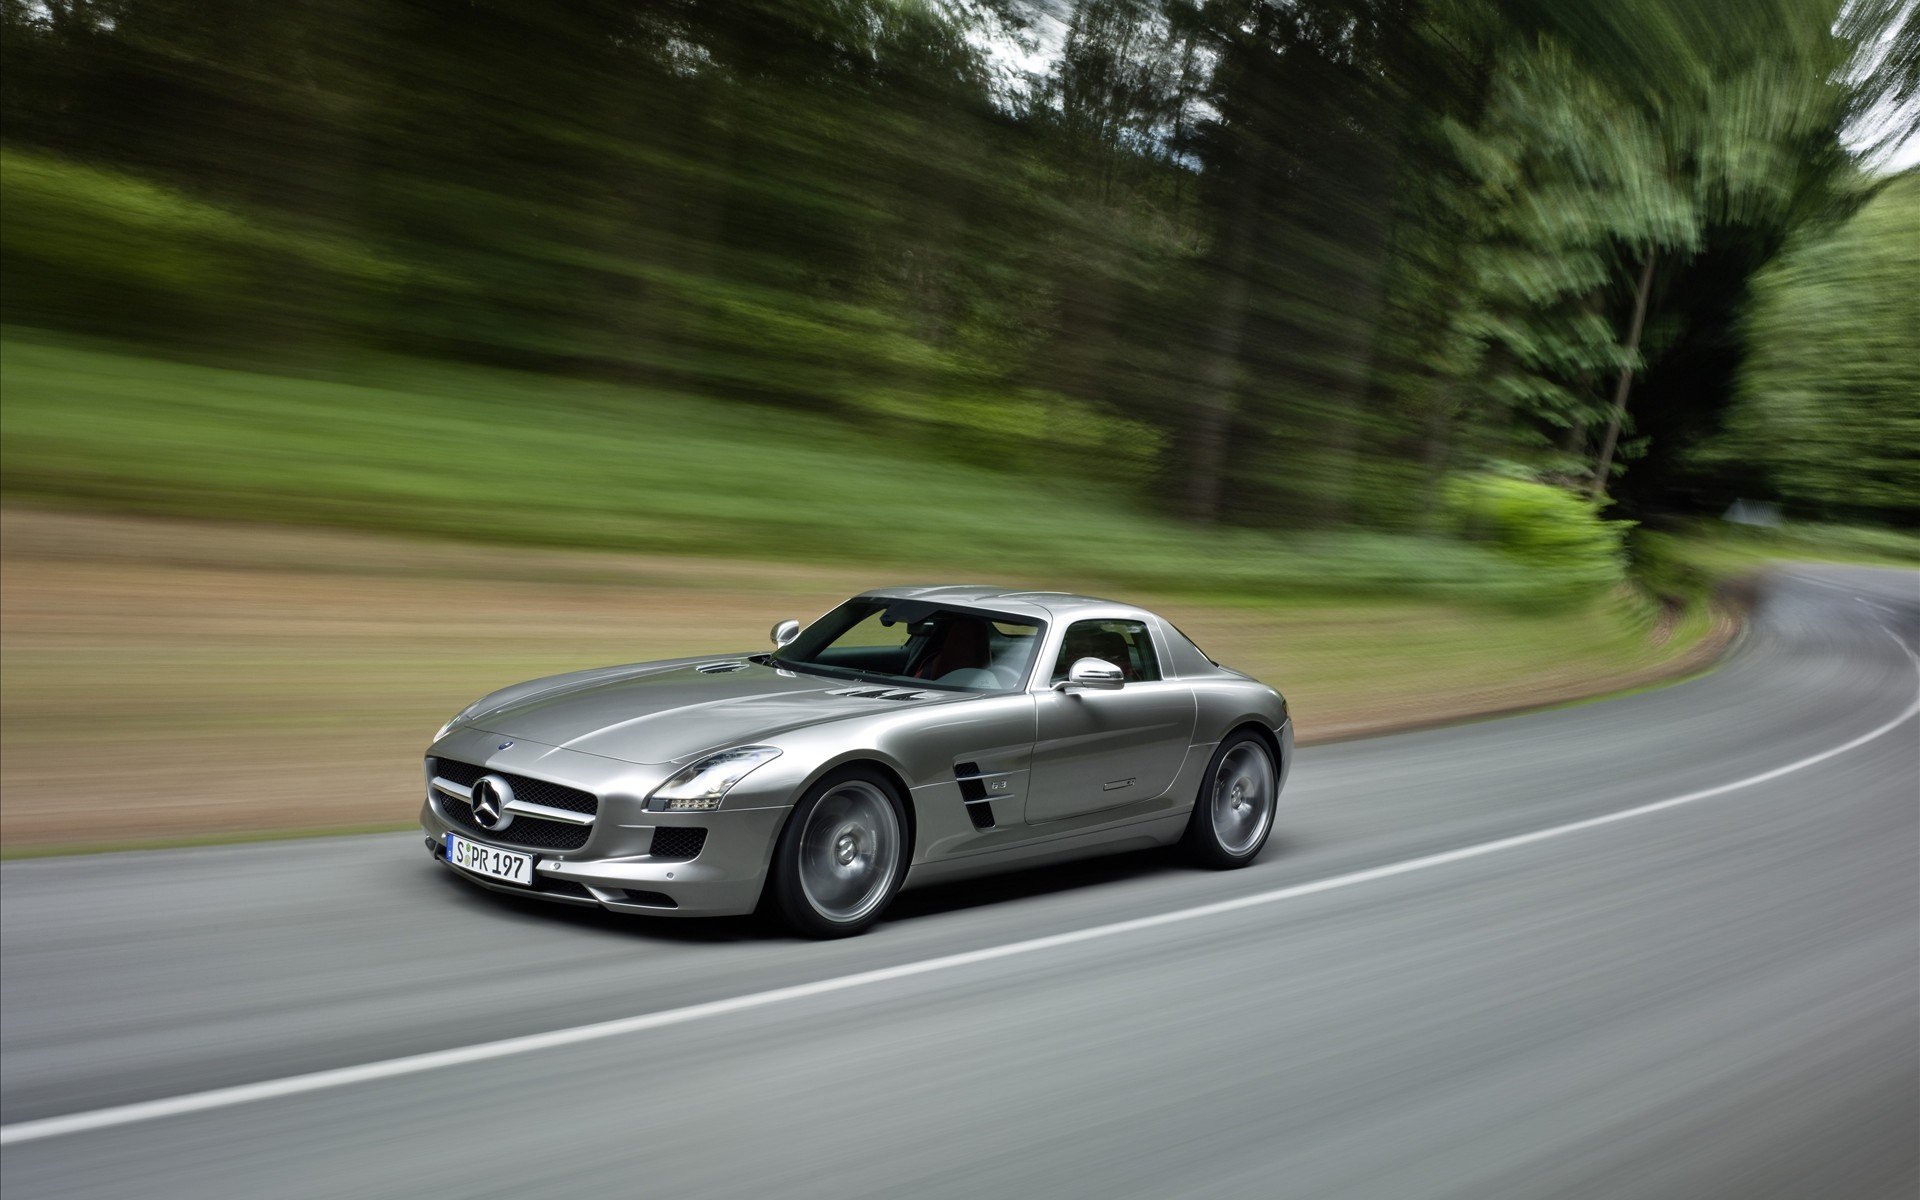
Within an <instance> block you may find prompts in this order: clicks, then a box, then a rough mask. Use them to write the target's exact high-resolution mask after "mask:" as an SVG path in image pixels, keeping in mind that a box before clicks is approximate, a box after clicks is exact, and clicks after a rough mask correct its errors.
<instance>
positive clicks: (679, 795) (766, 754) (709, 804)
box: [647, 746, 780, 812]
mask: <svg viewBox="0 0 1920 1200" xmlns="http://www.w3.org/2000/svg"><path fill="white" fill-rule="evenodd" d="M779 757H780V751H778V750H776V749H775V748H773V747H772V746H740V747H738V748H736V749H733V750H722V751H721V752H720V753H718V754H709V755H707V756H706V757H705V758H703V759H701V760H700V761H699V762H696V763H694V764H693V765H692V766H689V767H683V768H681V769H680V770H678V771H675V772H674V773H673V774H672V775H671V776H670V777H669V778H668V779H667V781H666V782H665V783H663V784H661V785H660V786H659V787H657V788H655V789H653V794H652V795H650V796H648V797H647V807H648V808H650V809H652V810H653V811H655V812H702V811H705V810H706V809H710V808H719V807H720V799H721V797H723V796H725V795H726V794H727V789H729V788H731V787H732V786H733V785H734V784H736V783H739V782H740V781H741V780H742V779H745V778H746V777H747V772H749V771H751V770H753V769H754V768H755V767H758V766H761V765H762V764H764V763H770V762H772V761H773V760H774V759H776V758H779Z"/></svg>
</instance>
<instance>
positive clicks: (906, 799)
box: [775, 750, 920, 866]
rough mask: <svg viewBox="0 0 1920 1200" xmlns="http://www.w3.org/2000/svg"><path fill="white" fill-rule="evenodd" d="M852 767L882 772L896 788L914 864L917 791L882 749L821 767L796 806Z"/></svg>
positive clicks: (909, 859) (854, 754) (797, 795)
mask: <svg viewBox="0 0 1920 1200" xmlns="http://www.w3.org/2000/svg"><path fill="white" fill-rule="evenodd" d="M848 767H865V768H867V769H868V770H871V771H874V772H876V773H878V774H879V775H880V776H882V777H883V778H884V779H886V781H887V782H888V783H889V784H890V785H892V787H893V792H894V797H895V798H896V799H898V800H899V801H900V809H901V817H902V818H903V819H904V820H905V821H906V824H907V836H906V843H907V864H908V865H909V866H911V865H912V864H913V861H914V854H915V852H916V850H917V849H918V846H919V837H920V817H919V814H918V813H917V812H915V811H914V807H913V789H912V788H910V787H908V786H907V776H906V772H904V771H902V770H901V769H900V764H899V763H897V762H894V761H893V760H892V759H891V758H889V757H888V756H887V755H885V754H882V753H880V752H879V751H878V750H850V751H847V752H846V753H844V754H839V755H836V756H834V757H833V758H832V759H830V760H828V761H827V762H824V763H822V764H820V766H819V767H817V768H816V769H815V770H814V772H813V773H812V774H811V775H809V776H807V779H806V782H805V783H803V784H801V785H800V787H799V789H798V790H797V791H795V792H794V794H793V795H794V799H795V801H796V804H797V802H798V800H799V798H800V797H801V796H804V795H806V794H807V793H808V792H810V791H812V790H813V788H814V787H815V785H817V784H818V783H819V782H820V781H821V780H822V779H825V778H826V777H827V776H829V775H831V774H833V773H834V772H835V771H843V770H845V769H847V768H848ZM792 819H793V812H792V810H791V809H789V810H788V812H787V817H786V820H787V821H791V820H792ZM785 824H786V822H785V821H783V822H781V825H782V827H783V828H784V826H785ZM778 837H779V835H778V834H775V839H776V840H778Z"/></svg>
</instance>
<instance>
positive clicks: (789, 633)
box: [771, 620, 800, 650]
mask: <svg viewBox="0 0 1920 1200" xmlns="http://www.w3.org/2000/svg"><path fill="white" fill-rule="evenodd" d="M771 636H772V638H773V648H774V649H775V650H784V649H786V646H787V643H788V642H791V641H792V640H793V639H795V638H797V637H799V636H800V622H798V621H791V620H789V621H782V622H780V623H779V624H778V625H775V626H774V627H773V630H772V632H771Z"/></svg>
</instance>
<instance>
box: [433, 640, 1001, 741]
mask: <svg viewBox="0 0 1920 1200" xmlns="http://www.w3.org/2000/svg"><path fill="white" fill-rule="evenodd" d="M716 668H718V669H716ZM970 695H972V693H967V692H954V691H936V690H933V689H926V690H916V689H914V688H911V687H908V686H904V685H901V686H891V687H890V686H887V685H883V684H873V683H863V682H861V681H859V680H853V679H841V678H830V677H827V676H824V675H802V674H798V673H796V672H793V671H786V670H780V669H777V668H773V667H769V666H764V665H761V664H759V663H753V662H748V661H746V660H745V659H712V658H702V659H684V660H676V661H673V662H664V663H641V664H638V665H635V666H630V667H607V668H602V669H599V670H593V671H580V672H576V673H575V674H572V675H556V676H553V677H551V678H548V679H539V680H534V681H533V682H531V683H523V684H518V685H516V686H514V687H510V688H506V689H503V690H502V691H499V692H495V693H494V694H493V695H491V696H488V697H487V698H486V699H484V700H482V701H481V702H480V703H479V704H477V705H475V706H474V709H473V711H472V713H471V715H469V716H468V717H467V718H466V720H465V721H463V722H462V724H465V725H468V726H471V727H473V728H476V729H482V730H485V731H487V732H489V733H496V734H499V735H501V736H502V737H510V738H518V739H524V740H526V741H529V742H537V743H539V744H541V745H546V746H559V747H563V748H565V749H568V750H578V751H581V752H583V753H586V754H598V755H600V756H602V757H605V758H616V759H620V760H623V761H625V762H633V763H668V762H678V761H680V760H682V759H686V758H690V757H692V756H693V755H696V754H699V753H700V752H702V751H705V750H713V749H718V748H721V747H724V746H730V745H739V744H742V743H745V742H752V741H756V740H759V739H764V738H769V737H773V736H774V735H776V734H780V733H785V732H787V731H790V730H793V729H798V728H801V727H802V726H807V725H815V724H818V723H820V722H822V721H831V720H837V719H840V718H842V717H851V716H860V715H868V714H876V713H887V712H897V711H899V710H900V709H902V708H904V707H906V706H908V705H915V704H937V703H943V702H951V701H954V700H963V699H967V698H968V697H969V696H970Z"/></svg>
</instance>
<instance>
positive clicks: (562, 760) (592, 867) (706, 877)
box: [420, 728, 791, 917]
mask: <svg viewBox="0 0 1920 1200" xmlns="http://www.w3.org/2000/svg"><path fill="white" fill-rule="evenodd" d="M428 753H429V755H430V756H431V757H430V758H429V763H430V764H431V762H433V761H434V760H435V759H437V758H447V759H452V760H456V761H458V762H461V763H467V764H478V765H479V766H480V768H481V769H484V770H487V771H495V772H500V773H503V774H506V775H509V776H513V775H518V776H523V777H529V778H533V779H546V780H553V781H556V782H560V781H564V785H565V786H567V787H571V788H575V789H579V790H583V791H587V792H591V793H592V794H594V795H595V796H597V797H599V805H598V812H597V815H596V816H595V817H594V819H593V821H592V824H591V830H590V832H588V833H587V835H586V838H585V842H584V844H583V845H580V846H579V848H577V849H569V850H554V849H539V848H537V846H538V845H539V842H538V841H537V840H536V841H535V842H534V843H533V845H528V844H526V843H523V842H520V841H519V840H518V839H516V838H515V837H514V836H513V834H512V832H511V831H509V832H507V833H505V834H503V835H499V836H494V835H489V834H487V833H485V832H483V831H482V830H480V829H478V828H475V827H473V826H471V825H470V824H469V823H468V822H466V821H465V820H456V819H454V818H453V817H452V816H450V815H449V813H448V810H447V809H446V808H445V807H443V805H444V804H445V803H447V798H445V797H443V796H442V795H441V793H440V790H439V789H438V788H437V787H435V786H434V784H433V770H432V768H431V766H429V769H428V772H427V780H426V783H427V787H426V799H425V802H424V803H423V804H422V805H421V807H420V826H421V828H422V829H423V830H424V831H425V833H426V842H427V849H428V851H429V852H430V853H431V854H432V855H433V856H434V858H435V860H436V861H439V862H443V863H444V862H445V861H446V857H445V847H446V835H447V834H448V833H449V832H452V833H455V834H458V835H459V836H460V837H463V838H465V839H467V840H468V841H470V842H476V843H479V844H481V845H491V846H498V847H500V848H502V849H507V850H512V851H514V852H516V853H521V854H526V855H529V856H530V857H532V858H533V862H534V865H533V886H531V887H522V886H520V885H518V884H511V883H503V882H498V881H495V880H492V879H488V878H486V877H484V876H480V875H475V874H472V873H471V872H468V871H464V870H461V869H460V868H458V867H455V866H452V865H451V864H448V865H447V869H448V870H449V871H452V872H454V873H455V874H456V875H459V876H460V877H461V878H462V879H465V880H466V881H468V882H469V883H475V884H478V885H479V886H481V887H486V888H492V889H493V890H495V891H499V892H506V893H508V894H510V895H518V896H531V897H534V898H536V899H540V900H553V901H557V902H559V903H563V904H589V905H594V906H596V907H599V908H605V909H610V910H613V911H616V912H634V913H647V914H650V915H653V916H669V917H711V916H727V915H737V914H740V913H748V912H752V911H753V910H754V908H755V907H756V906H757V905H758V904H759V902H760V892H761V889H762V887H763V885H764V884H765V882H766V877H767V866H768V864H769V863H770V862H771V861H772V859H773V844H774V842H775V841H776V840H777V839H778V838H779V836H780V830H781V828H782V827H783V826H784V825H785V823H786V819H787V813H788V812H790V811H791V805H789V804H788V803H786V800H787V796H786V795H785V794H784V793H778V794H774V795H752V794H747V795H743V796H742V797H741V798H740V799H741V800H743V801H744V803H739V806H738V807H722V808H719V809H716V810H714V811H711V812H686V813H663V812H648V811H647V810H646V806H645V803H644V800H643V797H645V796H646V794H647V793H648V792H649V791H651V790H652V789H653V788H654V787H655V786H657V785H658V784H659V783H660V781H661V780H662V779H664V778H666V776H667V775H668V774H670V773H671V772H672V771H673V769H674V767H673V766H672V765H671V764H654V765H646V764H634V763H622V762H616V761H614V760H611V759H606V758H600V757H597V756H595V755H590V754H581V753H578V752H575V751H570V750H566V749H563V748H560V747H554V746H544V745H540V744H537V743H532V742H526V741H520V740H515V739H511V738H503V737H501V736H499V735H496V734H490V733H486V732H485V731H482V730H477V729H470V728H462V729H458V730H454V731H452V732H450V733H449V734H448V735H447V736H446V737H445V738H442V739H441V740H440V741H439V742H437V743H435V745H434V746H433V747H432V748H431V749H430V750H429V752H428ZM729 799H730V800H733V797H729ZM676 826H677V827H681V828H686V827H693V826H698V827H703V828H705V829H706V830H707V835H706V840H705V841H704V843H702V844H701V845H700V847H699V851H698V853H697V854H695V855H694V856H693V857H691V858H687V857H684V856H678V857H669V858H660V859H655V858H654V857H653V855H652V854H651V850H652V848H653V844H654V833H655V831H656V830H658V829H665V828H672V827H676Z"/></svg>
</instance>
